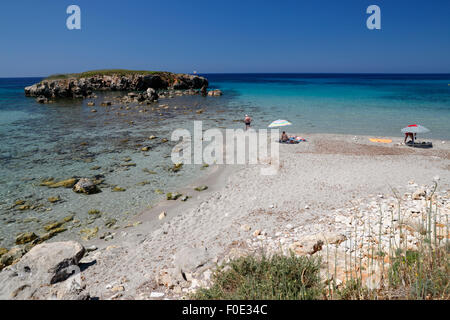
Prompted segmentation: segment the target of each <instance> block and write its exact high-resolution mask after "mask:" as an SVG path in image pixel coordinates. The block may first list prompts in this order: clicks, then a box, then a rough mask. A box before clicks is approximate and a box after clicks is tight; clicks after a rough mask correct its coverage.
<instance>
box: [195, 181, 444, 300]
mask: <svg viewBox="0 0 450 320" xmlns="http://www.w3.org/2000/svg"><path fill="white" fill-rule="evenodd" d="M436 188H437V184H436V185H435V188H434V190H433V191H432V193H431V195H429V197H428V198H429V200H428V210H427V214H426V215H423V216H422V219H421V221H420V223H419V225H418V226H417V227H418V228H419V230H418V231H419V234H420V237H419V238H418V239H417V243H416V245H415V249H412V248H410V247H409V246H408V242H407V240H406V238H407V235H406V234H407V230H408V228H411V227H410V226H409V225H408V224H407V223H404V221H405V219H404V217H402V209H401V208H400V206H399V209H398V212H397V215H396V217H395V219H398V221H400V223H399V224H398V227H396V228H394V227H393V228H391V230H395V232H392V233H391V237H390V239H391V240H390V241H389V247H388V250H387V252H385V251H383V250H382V249H381V228H380V229H379V232H378V234H376V232H374V233H373V237H372V239H374V240H378V241H370V242H369V243H361V241H364V239H356V238H355V239H350V240H351V241H352V242H353V243H354V244H358V243H361V247H362V248H363V247H365V248H367V250H366V252H365V253H364V254H358V255H357V254H356V252H355V253H354V254H352V252H351V251H350V252H349V256H348V257H347V254H346V256H345V261H346V264H345V270H344V274H345V279H344V281H340V280H338V277H337V270H338V268H339V267H338V265H337V261H336V255H334V257H331V254H330V252H329V249H328V247H329V246H327V249H326V259H324V260H323V261H322V260H321V259H320V258H318V257H317V256H315V255H313V254H311V255H302V256H298V255H295V254H294V252H293V251H290V254H289V255H283V254H282V253H281V252H280V253H277V254H274V255H272V257H270V258H268V257H267V256H266V255H265V254H263V255H262V256H259V255H256V254H251V255H247V256H243V257H239V258H237V259H233V260H231V261H230V262H229V263H227V264H225V265H222V266H219V267H218V268H217V269H216V271H215V273H214V276H213V282H212V285H211V286H210V287H209V288H202V289H199V290H198V291H197V292H196V293H195V294H193V295H192V298H194V299H199V300H205V299H211V300H217V299H219V300H222V299H224V300H233V299H244V300H252V299H281V300H285V299H290V300H297V299H325V300H330V299H331V300H362V299H364V300H367V299H369V300H398V299H401V300H441V299H442V300H448V299H450V288H449V285H450V282H449V274H450V261H449V254H450V244H449V242H448V221H441V218H442V217H441V215H440V213H439V210H438V209H437V207H436V206H433V199H434V198H433V194H434V191H435V190H436ZM395 219H394V217H392V220H391V221H392V223H393V222H394V220H395ZM446 219H448V218H446ZM439 229H445V230H444V231H443V232H440V231H439ZM396 239H398V242H396ZM332 247H333V246H331V248H332ZM336 250H337V245H336ZM330 251H332V250H330ZM347 258H348V260H347ZM324 269H326V271H325V270H324Z"/></svg>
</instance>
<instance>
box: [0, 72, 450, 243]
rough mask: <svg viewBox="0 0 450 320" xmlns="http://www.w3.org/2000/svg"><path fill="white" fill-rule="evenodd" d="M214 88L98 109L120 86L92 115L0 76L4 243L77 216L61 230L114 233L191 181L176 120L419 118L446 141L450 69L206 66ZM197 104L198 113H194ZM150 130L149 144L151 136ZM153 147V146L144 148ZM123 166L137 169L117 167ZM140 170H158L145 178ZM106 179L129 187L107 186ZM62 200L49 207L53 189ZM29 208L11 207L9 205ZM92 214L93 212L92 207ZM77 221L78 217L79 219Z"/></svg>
mask: <svg viewBox="0 0 450 320" xmlns="http://www.w3.org/2000/svg"><path fill="white" fill-rule="evenodd" d="M206 77H207V78H208V79H209V81H210V85H211V87H213V88H220V89H221V90H223V91H224V95H223V96H222V97H208V98H203V97H199V96H188V97H174V98H173V99H164V100H161V101H159V104H166V103H167V104H169V105H170V106H176V107H177V109H176V110H175V109H173V108H170V109H168V110H163V111H161V112H160V111H158V112H152V111H151V106H150V107H148V108H147V109H148V110H147V111H148V112H140V111H142V109H143V108H145V107H142V106H136V105H131V106H130V107H129V108H128V110H127V109H126V108H125V106H123V105H120V104H119V105H115V106H113V107H109V108H104V107H101V106H99V105H100V102H101V101H103V100H106V99H108V100H110V99H112V98H114V97H115V96H117V95H119V94H120V93H104V94H98V98H97V99H95V102H96V107H95V109H96V110H97V113H92V112H91V109H92V108H90V107H88V106H87V102H88V100H85V101H81V100H76V101H72V100H59V101H57V102H56V103H54V104H48V105H41V104H38V103H36V102H35V100H34V99H33V98H27V97H25V96H24V91H23V88H24V87H25V86H28V85H31V84H33V83H36V82H38V81H40V80H41V79H38V78H21V79H0V166H1V170H0V247H10V246H12V245H13V244H14V239H15V237H16V235H17V234H18V233H20V232H28V231H33V232H35V233H36V234H42V233H44V232H45V230H44V228H43V226H44V225H46V224H48V223H50V222H55V221H60V220H61V219H62V218H64V217H66V216H68V215H74V222H70V223H67V224H66V225H65V226H66V227H67V228H68V230H67V231H66V232H64V233H61V234H59V235H58V236H57V238H61V239H63V238H64V239H66V238H70V239H79V238H80V236H81V233H80V232H81V230H83V229H86V228H95V227H98V228H99V232H98V234H99V235H101V234H102V233H104V232H108V231H112V232H113V230H111V229H109V228H108V227H106V226H105V223H106V222H108V221H110V220H111V219H116V220H117V225H121V226H123V225H126V224H127V223H128V222H129V220H130V219H131V218H132V216H133V215H135V214H137V213H140V212H142V210H144V209H145V208H147V207H149V206H152V205H154V204H155V203H156V202H157V201H158V200H160V199H162V198H163V197H164V194H160V193H159V192H164V193H166V192H174V191H177V188H180V187H182V186H184V185H186V184H187V183H191V182H192V181H194V179H195V178H196V177H198V176H199V175H200V174H201V173H203V172H205V171H207V170H208V169H206V170H202V168H201V166H184V167H183V169H182V170H181V171H180V172H178V173H173V172H170V171H168V168H169V167H170V166H171V165H172V163H171V160H170V152H171V150H172V148H173V147H174V146H175V144H176V142H170V141H169V142H167V143H163V142H162V141H161V139H162V138H167V139H169V140H170V135H171V132H172V131H173V130H174V129H176V128H187V129H191V130H192V128H193V120H203V121H204V123H203V126H204V128H205V129H206V128H209V127H219V128H236V127H240V128H242V126H243V125H242V122H241V121H242V118H243V116H244V114H245V113H249V114H250V115H251V116H252V117H253V118H254V120H255V121H254V126H255V127H256V128H266V127H267V125H268V124H269V123H270V122H271V121H273V120H276V119H287V120H289V121H291V122H292V123H293V126H292V127H289V131H293V132H299V133H305V134H307V133H316V132H324V133H349V134H368V135H374V136H401V133H400V129H401V128H402V127H404V126H406V125H407V124H410V123H420V124H422V125H424V126H426V127H428V128H429V129H431V133H429V134H427V135H426V136H424V137H430V138H436V139H447V140H448V139H450V130H449V127H448V126H449V123H450V86H449V84H450V75H388V76H386V75H295V74H227V75H219V74H210V75H206ZM199 109H202V110H203V112H202V113H197V112H196V111H198V110H199ZM151 135H154V136H157V137H158V138H157V139H154V140H150V139H148V137H149V136H151ZM143 146H150V147H151V148H152V149H151V151H149V152H142V151H141V148H142V147H143ZM126 163H134V164H136V166H133V167H124V166H123V165H124V164H126ZM143 169H149V170H151V171H154V172H155V174H149V173H148V171H147V172H145V171H143ZM96 175H101V176H102V177H103V179H104V180H105V184H104V185H103V186H102V187H101V188H102V192H101V193H99V194H96V195H90V196H85V195H79V194H75V193H74V192H73V191H71V189H50V188H47V187H43V186H40V183H41V181H42V180H44V179H48V178H54V179H55V180H62V179H67V178H70V177H73V176H75V177H94V176H96ZM114 186H119V187H122V188H125V189H126V191H125V192H112V188H113V187H114ZM55 196H59V197H60V198H61V201H60V202H57V203H54V204H52V203H50V202H49V201H48V200H47V199H48V198H49V197H55ZM17 200H22V201H26V203H27V204H29V205H30V206H31V208H30V209H27V210H18V207H17V206H14V203H15V202H16V201H17ZM90 210H99V211H101V213H102V214H101V215H99V216H97V215H96V216H94V217H93V216H92V215H89V211H90ZM77 220H79V222H77Z"/></svg>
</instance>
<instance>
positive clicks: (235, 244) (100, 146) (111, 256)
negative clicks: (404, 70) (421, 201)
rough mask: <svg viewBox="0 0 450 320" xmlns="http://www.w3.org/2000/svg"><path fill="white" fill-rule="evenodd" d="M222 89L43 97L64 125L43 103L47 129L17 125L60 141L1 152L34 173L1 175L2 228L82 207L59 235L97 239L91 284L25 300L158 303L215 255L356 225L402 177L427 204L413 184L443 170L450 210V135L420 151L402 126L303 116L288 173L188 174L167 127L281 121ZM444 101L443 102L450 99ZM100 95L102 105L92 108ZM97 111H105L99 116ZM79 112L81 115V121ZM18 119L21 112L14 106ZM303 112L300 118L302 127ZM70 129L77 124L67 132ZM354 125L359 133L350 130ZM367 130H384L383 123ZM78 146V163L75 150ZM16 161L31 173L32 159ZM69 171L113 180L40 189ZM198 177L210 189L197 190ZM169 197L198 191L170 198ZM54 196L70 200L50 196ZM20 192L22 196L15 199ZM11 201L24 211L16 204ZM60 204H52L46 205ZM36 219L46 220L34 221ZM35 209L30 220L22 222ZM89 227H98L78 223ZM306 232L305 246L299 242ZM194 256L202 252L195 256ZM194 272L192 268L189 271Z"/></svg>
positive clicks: (86, 268)
mask: <svg viewBox="0 0 450 320" xmlns="http://www.w3.org/2000/svg"><path fill="white" fill-rule="evenodd" d="M211 87H212V89H215V88H220V89H222V90H223V92H225V94H224V96H222V97H208V98H206V100H205V98H204V97H201V96H197V95H192V96H191V95H182V94H181V93H180V95H179V96H178V95H177V94H174V96H173V97H171V98H169V97H168V98H167V99H160V100H159V101H158V103H157V104H156V105H155V106H154V108H155V110H153V111H154V112H153V113H150V112H147V113H146V112H140V111H141V110H143V109H145V108H146V107H145V106H142V105H141V106H139V104H136V105H135V106H133V105H132V106H129V109H127V107H122V108H121V102H120V99H121V97H122V96H123V94H117V93H114V92H111V93H102V94H97V98H92V99H91V100H84V101H83V102H77V103H76V104H75V105H74V103H73V102H64V103H62V104H61V105H58V106H56V105H55V104H49V105H44V106H42V105H39V106H36V105H34V103H33V106H32V108H42V107H44V108H46V109H45V111H46V113H48V114H46V115H45V116H46V117H48V115H53V117H56V116H57V115H61V111H62V110H61V107H65V108H64V109H63V110H64V111H65V113H66V114H65V115H64V117H62V118H60V119H59V120H58V121H59V123H58V122H55V121H49V124H48V127H47V128H46V129H44V128H45V126H43V125H42V123H43V122H42V121H43V118H42V116H43V115H42V114H41V115H40V114H39V112H41V110H42V109H39V112H38V113H37V114H38V116H41V118H40V122H39V124H40V125H39V126H30V122H29V121H30V120H29V118H26V119H23V120H20V119H19V120H17V118H15V121H16V122H15V124H16V125H17V124H19V125H20V126H21V127H20V128H17V129H15V130H16V131H14V132H15V133H17V132H18V130H23V129H25V130H27V131H25V132H28V133H29V136H28V137H27V138H28V139H29V137H33V135H35V139H36V141H39V142H40V143H42V138H43V137H46V139H48V141H46V143H53V145H51V147H48V146H47V147H45V148H42V149H40V148H36V147H34V148H29V146H28V145H27V144H28V143H29V140H26V139H24V141H23V142H20V141H17V140H16V141H17V143H22V145H21V144H19V145H15V148H11V147H10V146H8V148H9V149H2V155H3V156H2V161H4V163H5V165H6V166H5V168H9V170H14V168H17V166H18V163H17V159H22V161H27V162H26V165H27V167H25V168H28V170H31V171H29V172H26V171H25V172H24V173H26V176H27V177H24V180H20V179H17V172H18V171H17V169H16V171H9V174H11V176H10V177H5V178H3V177H2V179H4V180H3V181H6V180H8V181H14V183H11V182H10V184H9V187H8V188H9V189H8V192H7V193H6V194H5V197H6V199H7V200H6V203H3V204H2V205H3V210H4V211H3V212H4V213H5V214H6V215H7V218H6V219H4V221H5V222H7V224H6V225H7V226H8V228H5V229H3V230H5V231H3V232H4V233H3V236H2V238H3V240H2V241H4V243H5V244H8V245H7V246H8V247H10V243H11V242H14V240H15V237H16V236H17V233H18V232H29V231H30V230H33V229H34V230H36V228H37V227H39V228H42V226H43V225H49V224H51V223H56V222H58V221H60V220H61V219H64V218H66V217H71V215H73V216H72V220H69V221H67V222H65V223H66V224H65V226H64V227H69V228H70V227H72V228H70V229H69V228H67V229H68V230H66V231H64V232H61V233H58V234H57V235H56V236H55V237H54V238H52V241H59V240H67V239H73V240H77V241H80V242H81V243H82V244H83V246H85V248H90V249H89V250H88V251H90V252H89V253H87V254H85V255H84V258H83V259H82V260H81V264H80V265H81V266H83V267H82V268H81V269H82V275H83V278H84V280H83V283H84V285H85V287H84V289H83V290H81V289H80V290H78V291H77V290H75V291H74V292H72V291H70V292H66V291H64V290H62V286H65V285H66V283H60V284H57V285H56V286H54V287H53V288H44V289H42V290H44V291H37V292H34V293H32V292H31V291H29V290H28V289H26V290H24V291H23V292H19V293H18V294H17V297H18V298H20V297H22V298H30V297H31V296H29V295H30V294H34V295H35V296H34V297H38V296H39V297H41V298H42V297H48V296H49V295H50V296H52V295H56V296H58V297H59V298H69V297H72V298H77V297H78V298H80V297H83V296H85V295H86V294H88V295H90V296H91V297H99V298H101V299H110V298H112V299H129V298H132V299H150V298H152V296H151V294H152V293H153V292H158V293H164V295H163V296H160V295H157V296H158V298H161V297H169V298H180V297H182V296H184V295H186V294H188V293H190V292H193V291H195V289H197V288H198V287H200V286H205V285H208V282H209V279H210V276H211V272H212V271H211V269H212V268H213V266H214V265H215V263H219V262H223V261H226V259H228V258H229V257H230V256H233V255H237V256H238V255H241V254H244V253H245V252H247V253H248V252H254V251H258V250H259V249H260V248H264V249H270V248H271V249H270V250H278V249H279V244H281V245H282V246H281V247H283V245H284V247H285V248H284V249H283V250H287V249H286V248H291V249H292V248H294V249H295V248H297V247H298V252H299V253H300V252H301V251H302V250H301V249H300V248H301V247H305V248H306V247H307V246H308V245H307V244H306V243H309V242H310V241H311V240H308V241H309V242H308V241H306V240H305V238H304V237H306V236H311V237H315V236H317V235H318V234H321V233H329V234H333V235H336V236H339V235H340V234H345V232H346V231H348V230H347V229H346V228H345V226H346V225H347V224H348V222H349V221H347V220H348V219H350V218H351V217H352V216H353V214H354V212H353V211H352V210H355V209H354V208H355V207H359V206H360V207H361V208H363V207H365V206H371V203H372V202H373V201H375V202H376V201H377V200H378V201H381V202H386V203H389V202H392V201H393V199H392V190H391V187H394V188H396V189H398V190H399V191H400V192H401V194H404V196H405V201H412V202H411V203H412V204H414V201H418V200H414V199H412V194H413V193H414V192H416V191H417V189H420V188H422V187H423V188H425V189H427V188H430V187H431V185H432V183H433V179H435V178H436V177H438V179H437V180H438V185H439V192H440V193H439V195H440V197H442V203H440V205H442V210H443V211H442V213H443V214H445V215H447V214H448V191H447V190H448V188H449V168H450V161H449V141H448V140H445V139H444V140H442V139H429V138H426V140H430V141H432V142H433V145H434V148H433V149H428V150H420V149H412V148H409V147H406V146H404V145H402V144H401V142H402V141H403V137H401V136H400V134H399V135H398V136H390V135H381V134H379V135H376V137H382V138H389V139H392V143H390V144H377V143H373V142H371V141H370V140H369V138H372V137H374V136H368V135H355V134H339V133H336V132H334V133H323V132H322V133H314V130H312V129H311V128H312V127H310V128H308V127H306V128H305V130H304V131H303V130H296V129H295V126H294V127H292V129H291V128H289V133H290V134H292V133H293V132H297V134H298V135H301V136H302V137H305V138H306V139H307V142H305V143H300V144H298V145H281V146H280V155H281V159H280V160H281V162H280V172H279V174H278V175H276V176H273V177H270V176H268V177H264V176H261V175H260V172H259V169H260V167H261V165H257V166H254V165H247V166H245V165H244V166H203V165H198V166H189V165H184V166H182V168H181V170H173V169H174V164H173V163H171V162H170V151H171V150H172V148H173V147H174V146H175V144H176V142H171V141H170V132H171V131H170V130H173V129H175V128H178V127H185V128H190V126H191V125H192V122H193V121H194V120H203V121H204V124H205V123H206V124H207V125H206V126H205V128H214V127H219V128H221V129H224V128H241V127H242V119H241V118H242V116H241V115H242V114H244V113H250V114H251V115H252V117H253V118H254V127H255V128H258V127H262V128H265V125H262V124H266V123H270V121H271V120H270V119H272V120H273V119H275V118H274V117H275V112H274V113H270V112H268V110H267V109H264V108H261V107H258V106H257V103H255V104H253V103H252V104H249V105H246V104H245V103H244V104H243V105H239V106H237V105H236V103H237V102H236V100H240V99H248V96H246V95H245V94H242V93H240V94H239V93H236V92H233V91H231V92H230V93H228V92H227V91H226V90H225V89H224V87H223V84H222V85H221V86H219V85H216V84H215V83H214V82H212V83H211ZM443 99H444V100H443V101H444V105H446V101H447V100H445V99H446V98H445V95H444V98H443ZM102 101H112V103H111V106H107V107H104V108H102V107H101V106H99V105H101V103H102ZM89 102H94V103H95V106H88V103H89ZM440 103H442V101H441V102H440ZM93 108H95V110H96V111H97V112H92V109H93ZM150 110H151V107H150ZM18 111H20V110H18ZM10 112H11V111H10ZM22 112H23V111H22ZM276 112H279V110H276ZM444 112H445V111H444ZM80 114H81V115H83V116H82V117H80V118H77V117H76V115H78V116H79V115H80ZM18 116H23V114H22V115H18V114H17V113H14V115H11V117H18ZM33 116H35V115H33ZM27 117H28V115H27ZM293 118H294V119H295V117H293V116H291V117H289V119H290V120H291V121H293V122H294V123H295V121H294V120H292V119H293ZM319 118H320V116H319ZM444 118H445V117H444ZM46 119H52V118H46ZM53 119H55V118H53ZM77 119H78V120H77ZM117 119H120V120H119V121H118V120H117ZM122 119H123V120H122ZM444 120H445V119H444ZM47 121H48V120H47ZM311 121H313V120H311ZM50 123H51V126H50ZM149 123H152V127H151V129H149V126H148V124H149ZM44 124H45V122H44ZM67 128H78V129H79V130H71V132H69V133H68V132H67ZM92 128H98V129H92ZM100 128H102V129H101V130H100ZM433 129H434V127H433ZM347 130H349V133H353V132H352V131H351V130H352V129H351V128H347ZM366 130H369V131H370V130H374V131H375V130H377V126H375V127H374V128H369V129H366ZM439 130H440V127H438V129H437V131H438V132H439ZM398 131H399V130H398ZM433 132H434V130H433ZM4 134H5V135H6V134H7V133H4ZM21 137H22V138H24V136H23V135H22V136H21ZM62 139H63V140H62ZM164 139H165V140H166V141H164ZM61 140H62V141H64V144H63V147H62V148H61V146H60V145H61ZM17 146H20V147H21V148H17ZM68 146H70V147H69V148H68ZM111 146H115V147H114V148H111ZM4 147H5V146H2V148H4ZM146 147H148V149H147V151H144V148H146ZM5 150H6V152H5ZM55 154H57V155H58V158H57V159H56V160H58V162H59V161H61V163H64V164H65V163H67V164H65V165H61V166H56V167H55V165H54V164H55V158H54V155H55ZM74 154H76V157H75V158H78V159H74ZM43 155H47V158H46V157H42V156H43ZM33 156H35V158H33ZM149 159H151V161H150V162H149V161H148V160H149ZM74 160H75V162H73V161H74ZM269 161H270V160H269ZM46 163H47V164H48V167H47V168H46V165H45V164H46ZM74 163H75V164H74ZM22 164H23V163H22ZM22 164H21V165H22ZM149 164H150V165H149ZM37 165H39V171H40V172H39V173H37V174H36V175H34V176H33V175H32V174H30V172H32V170H33V168H35V167H36V166H37ZM262 165H263V166H264V164H262ZM8 166H10V167H8ZM98 167H100V168H98ZM94 168H96V169H94ZM19 169H21V170H22V172H23V171H24V170H23V169H24V167H23V166H22V167H19ZM68 169H69V170H68ZM175 169H177V168H175ZM178 169H179V168H178ZM111 170H112V171H111ZM42 171H44V172H45V174H43V173H42ZM91 171H92V173H91ZM153 172H157V174H155V173H153ZM105 173H106V174H105ZM96 175H99V176H98V177H96ZM100 175H104V176H106V177H101V176H100ZM71 176H77V177H80V178H81V177H89V178H92V179H94V178H97V179H104V180H106V181H103V183H104V184H103V185H102V184H99V186H100V188H101V189H102V192H101V193H98V194H93V195H79V194H76V193H74V192H73V191H72V190H71V189H57V192H55V191H54V190H56V189H53V188H48V187H47V186H45V185H41V184H42V183H45V182H48V183H50V184H53V183H58V182H63V181H66V179H67V178H70V177H71ZM12 177H15V178H14V179H13V178H12ZM127 177H128V178H127ZM149 177H150V178H149ZM51 178H54V179H53V180H52V179H51ZM29 182H31V183H29ZM30 186H33V188H36V189H35V190H39V191H38V194H37V195H36V194H35V195H33V196H32V197H22V196H21V195H19V194H20V193H19V192H20V191H22V189H21V188H23V190H24V192H25V193H24V194H26V193H28V194H30V193H31V194H33V193H35V192H36V191H31V189H27V188H30ZM201 186H207V188H199V189H198V190H195V188H198V187H201ZM116 188H117V189H116ZM202 189H203V190H202ZM12 190H14V191H12ZM156 190H159V191H160V192H157V191H156ZM5 191H6V189H5ZM166 193H179V194H181V195H187V196H189V197H190V198H188V199H187V201H182V199H181V197H180V198H177V200H175V201H173V200H165V199H166V198H167V195H166ZM50 197H55V198H56V199H57V197H59V198H61V199H60V200H56V199H54V200H56V201H55V202H54V203H52V202H51V201H50V200H49V199H50ZM80 199H83V201H80ZM18 200H24V203H20V204H17V205H16V202H17V201H18ZM63 200H64V201H63ZM27 201H29V202H30V203H29V205H30V206H33V205H34V203H38V204H39V203H42V202H46V203H47V204H46V205H45V208H44V209H45V210H42V211H41V210H40V208H42V207H37V208H36V209H38V210H37V213H38V214H36V210H34V209H31V207H30V208H28V209H24V210H18V209H17V208H16V207H17V206H26V205H28V204H27ZM54 204H55V205H54ZM11 206H14V208H15V209H13V210H11V209H10V208H11ZM49 207H50V208H52V210H48V211H47V210H46V209H47V208H49ZM25 208H26V207H25ZM69 208H70V212H69ZM130 208H132V209H134V210H133V211H134V212H133V213H132V214H131V215H128V214H127V215H125V218H124V216H123V214H124V212H123V211H125V210H130ZM372 209H373V208H372ZM372 209H371V210H372ZM419 209H420V208H419ZM361 210H368V209H361ZM369 211H370V210H369ZM24 213H25V214H24ZM163 213H164V214H163ZM37 215H39V217H38V218H39V222H38V221H36V220H35V219H36V218H37ZM342 216H343V217H344V218H342V222H339V223H342V224H343V225H338V227H339V228H337V227H336V225H335V222H336V217H342ZM17 217H19V218H17ZM119 217H120V219H119ZM80 218H81V219H80ZM25 219H31V221H29V222H25V223H24V220H25ZM77 219H78V220H81V221H83V219H85V222H84V223H86V224H87V225H83V226H81V224H80V225H79V226H77V225H78V223H76V222H74V220H75V221H76V220H77ZM113 219H115V220H116V221H115V222H114V223H113V221H114V220H113ZM339 219H341V218H339ZM13 220H14V221H13ZM27 221H28V220H27ZM33 223H35V225H33ZM350 225H351V224H350ZM12 226H14V228H16V226H19V227H18V228H19V229H12V228H11V227H12ZM96 228H98V229H97V231H96V232H94V231H95V230H96ZM350 228H351V226H350ZM85 229H88V230H87V232H83V233H81V232H80V231H81V230H85ZM12 230H14V232H13V231H12ZM50 230H51V229H50ZM75 230H76V231H75ZM42 232H43V231H42ZM89 232H92V233H89ZM94 233H95V234H94ZM89 235H91V236H89ZM282 239H285V240H282ZM302 241H304V244H303V245H297V247H296V245H294V243H302ZM313 242H314V241H313ZM343 242H344V240H343ZM205 248H206V250H205ZM305 250H306V251H308V250H309V249H305ZM186 257H189V258H192V259H191V260H189V261H186V260H185V259H184V258H186ZM183 268H184V269H186V270H188V271H186V270H185V271H183V272H181V271H180V270H183ZM183 274H184V276H183ZM186 274H188V276H186ZM185 278H186V279H185ZM118 279H119V280H118ZM46 290H48V291H46ZM4 294H9V293H8V291H5V292H4ZM153 296H155V295H153ZM153 298H154V297H153Z"/></svg>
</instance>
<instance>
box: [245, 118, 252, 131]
mask: <svg viewBox="0 0 450 320" xmlns="http://www.w3.org/2000/svg"><path fill="white" fill-rule="evenodd" d="M244 122H245V130H248V128H250V124H251V123H252V118H250V117H249V115H248V114H246V115H245V119H244Z"/></svg>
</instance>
